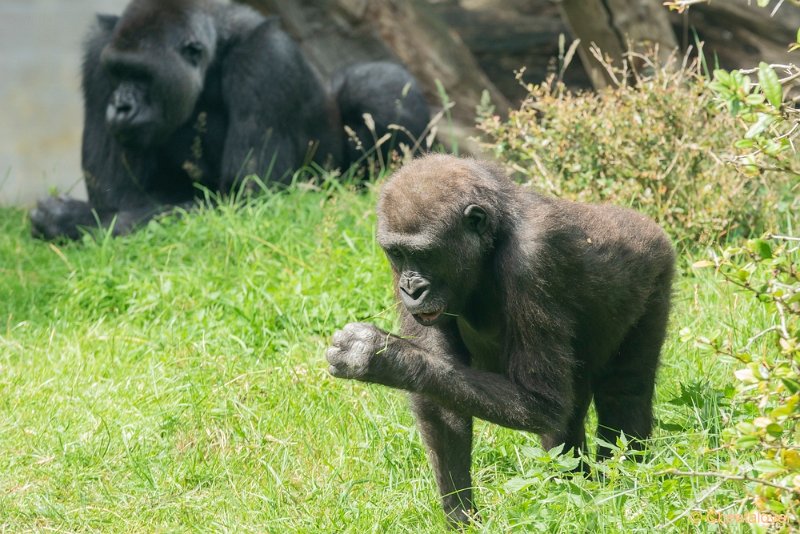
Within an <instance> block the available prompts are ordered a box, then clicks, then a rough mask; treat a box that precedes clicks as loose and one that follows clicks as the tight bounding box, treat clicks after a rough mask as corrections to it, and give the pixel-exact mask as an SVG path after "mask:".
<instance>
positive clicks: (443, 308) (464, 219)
mask: <svg viewBox="0 0 800 534" xmlns="http://www.w3.org/2000/svg"><path fill="white" fill-rule="evenodd" d="M460 211H461V213H460V214H457V215H454V216H453V217H451V220H450V221H447V220H440V221H439V224H438V225H424V227H421V226H420V227H418V228H417V229H416V231H412V232H408V230H407V229H408V228H409V225H406V224H403V225H400V228H398V227H395V226H394V225H393V224H392V222H391V219H396V217H384V216H383V214H384V213H385V206H383V207H382V208H381V210H380V211H379V221H378V243H379V244H380V245H381V247H382V248H383V250H384V252H385V253H386V257H387V258H388V259H389V263H391V266H392V271H393V272H394V276H395V281H396V285H397V294H398V296H399V297H400V301H401V302H402V303H403V305H404V306H405V307H406V310H408V312H409V313H410V314H411V315H412V316H413V317H414V319H415V320H416V321H417V322H418V323H420V324H422V325H423V326H432V325H434V324H437V323H439V322H441V321H443V320H445V319H446V318H447V317H453V316H459V315H462V314H464V312H465V311H466V307H467V302H468V301H469V299H470V298H471V297H472V296H474V295H475V293H476V292H477V291H480V290H481V288H480V287H479V280H480V279H481V278H482V277H483V275H484V273H483V269H484V265H485V263H486V259H487V246H486V243H485V241H486V240H485V239H482V237H481V236H482V235H483V234H485V232H486V230H487V228H488V221H487V217H488V216H487V213H486V210H484V209H483V208H482V207H480V206H478V205H477V204H469V205H468V206H465V207H463V208H462V209H461V210H460ZM401 228H402V229H401Z"/></svg>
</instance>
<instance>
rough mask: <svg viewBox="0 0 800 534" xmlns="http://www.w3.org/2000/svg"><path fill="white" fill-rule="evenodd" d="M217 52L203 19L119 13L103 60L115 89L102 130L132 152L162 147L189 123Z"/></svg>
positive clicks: (174, 13)
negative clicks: (183, 125) (104, 126)
mask: <svg viewBox="0 0 800 534" xmlns="http://www.w3.org/2000/svg"><path fill="white" fill-rule="evenodd" d="M215 51H216V30H215V27H214V24H213V20H212V19H211V17H210V16H208V15H207V14H205V13H202V12H192V11H187V10H185V9H173V10H168V9H164V10H162V11H160V12H159V13H158V17H154V16H153V14H152V13H149V12H148V11H147V10H141V9H140V10H129V11H126V12H125V13H123V15H122V17H121V18H120V19H119V21H118V22H117V24H116V26H115V28H114V33H113V36H112V40H111V43H110V44H109V45H108V46H107V47H106V48H105V49H104V50H103V52H102V55H101V62H102V66H103V68H104V69H105V70H106V72H107V73H108V74H109V76H110V78H111V80H112V84H113V88H112V92H111V96H110V98H109V101H108V103H107V107H106V124H107V125H108V128H109V130H110V131H111V132H112V134H113V135H114V136H115V137H116V138H117V140H118V141H119V142H120V143H121V144H123V145H125V146H129V147H135V148H148V147H152V146H158V145H159V144H162V143H164V141H165V140H166V139H167V138H168V137H169V136H170V135H171V134H173V133H174V132H175V130H177V129H178V128H179V127H180V126H181V125H182V124H184V123H185V122H186V121H187V120H188V119H189V118H190V117H191V115H192V112H193V110H194V107H195V105H196V104H197V100H198V98H199V96H200V93H201V91H202V89H203V85H204V82H205V75H206V71H207V70H208V67H209V65H210V63H211V61H212V60H213V57H214V53H215Z"/></svg>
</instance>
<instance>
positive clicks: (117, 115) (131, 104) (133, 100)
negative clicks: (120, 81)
mask: <svg viewBox="0 0 800 534" xmlns="http://www.w3.org/2000/svg"><path fill="white" fill-rule="evenodd" d="M138 114H139V104H138V95H137V92H136V91H135V90H134V89H133V88H130V87H126V86H120V87H119V88H118V89H117V90H116V91H114V93H113V94H112V95H111V98H110V99H109V101H108V107H107V108H106V122H107V123H108V124H109V125H111V126H127V125H130V124H131V123H133V121H134V119H135V118H136V116H137V115H138Z"/></svg>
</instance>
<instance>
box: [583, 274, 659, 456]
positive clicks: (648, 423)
mask: <svg viewBox="0 0 800 534" xmlns="http://www.w3.org/2000/svg"><path fill="white" fill-rule="evenodd" d="M645 309H646V310H647V311H646V312H645V315H644V316H643V317H642V318H641V319H639V322H638V323H637V324H636V325H635V326H634V327H633V328H632V329H631V330H630V331H629V332H628V334H627V335H626V337H625V339H624V340H623V341H622V345H621V346H620V349H619V354H618V355H617V357H616V358H615V359H614V360H612V361H611V362H610V364H609V371H608V373H606V374H605V375H603V376H601V377H599V378H597V379H596V380H595V381H594V384H593V386H594V398H595V407H596V409H597V420H598V429H597V435H598V436H599V437H600V438H601V439H603V440H605V441H607V442H608V443H612V444H613V443H615V442H616V439H617V436H619V433H620V431H621V432H624V433H625V436H626V437H630V438H635V440H639V439H645V438H647V437H649V436H650V431H651V430H652V426H653V389H654V386H655V380H656V370H657V367H658V356H659V353H660V352H661V345H662V344H663V342H664V338H665V336H666V330H667V316H668V315H669V286H667V287H665V288H663V289H659V290H657V291H656V293H655V294H654V296H653V297H652V298H651V301H650V303H649V304H648V305H647V306H646V308H645ZM641 446H642V445H641V443H639V442H638V441H633V442H632V443H631V447H632V448H633V449H641ZM610 455H611V451H610V450H609V449H608V447H603V446H598V448H597V458H598V459H603V458H608V457H609V456H610Z"/></svg>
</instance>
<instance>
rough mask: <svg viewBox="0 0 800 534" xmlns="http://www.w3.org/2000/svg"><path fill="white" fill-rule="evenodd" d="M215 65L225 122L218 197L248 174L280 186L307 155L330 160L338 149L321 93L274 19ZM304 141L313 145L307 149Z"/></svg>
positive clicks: (242, 40)
mask: <svg viewBox="0 0 800 534" xmlns="http://www.w3.org/2000/svg"><path fill="white" fill-rule="evenodd" d="M222 66H223V71H222V95H223V98H224V105H225V108H226V110H227V112H228V117H229V126H228V134H227V138H226V139H225V148H224V154H223V161H222V176H221V189H222V190H223V191H229V190H230V189H231V188H233V187H235V186H236V185H237V184H238V183H239V182H240V181H241V180H242V179H243V178H244V177H245V176H247V175H249V174H256V175H258V176H259V177H262V178H264V179H265V180H267V179H268V180H269V181H275V182H286V181H288V180H289V179H290V178H291V172H292V171H294V170H296V169H297V168H299V167H300V166H302V165H303V164H307V163H310V162H311V161H312V159H315V156H316V160H317V161H320V162H321V156H324V155H326V154H332V155H333V156H334V159H335V160H337V158H338V157H339V156H338V154H339V153H340V151H341V146H340V145H341V143H337V142H336V139H337V134H338V131H337V129H336V128H335V125H334V122H332V121H333V118H332V117H331V110H330V108H329V106H328V105H329V102H328V101H327V100H326V93H325V90H324V89H323V87H322V86H321V85H320V82H319V80H318V79H317V77H316V76H315V74H314V73H313V72H312V71H311V68H310V67H309V65H308V63H307V62H306V60H305V59H304V58H303V57H302V54H301V53H300V50H299V48H298V46H297V45H296V44H295V43H294V42H293V41H292V40H291V39H290V38H289V37H288V36H287V35H286V34H285V33H284V32H283V31H281V30H280V28H279V27H278V21H277V20H275V19H268V20H266V21H265V22H263V23H261V24H260V25H259V26H257V27H256V28H255V29H253V30H251V31H250V33H249V34H248V35H246V36H244V37H242V38H241V40H239V41H237V42H236V43H234V44H232V45H231V48H230V50H229V51H228V52H227V54H226V55H225V57H224V58H223V59H222ZM276 72H277V73H280V77H279V78H276V76H275V73H276ZM266 125H268V127H267V126H266ZM290 133H294V135H290ZM312 138H314V139H318V140H319V142H318V146H316V147H314V146H309V143H310V140H311V139H312ZM337 162H338V161H337Z"/></svg>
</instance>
